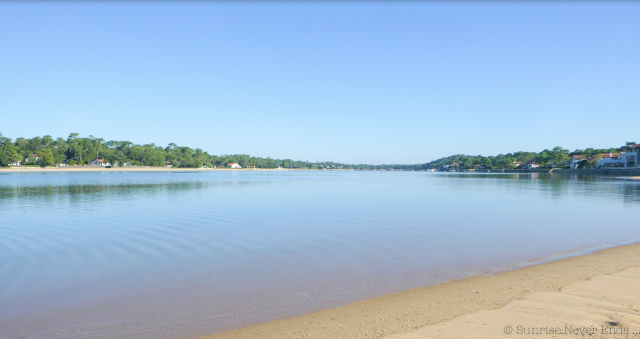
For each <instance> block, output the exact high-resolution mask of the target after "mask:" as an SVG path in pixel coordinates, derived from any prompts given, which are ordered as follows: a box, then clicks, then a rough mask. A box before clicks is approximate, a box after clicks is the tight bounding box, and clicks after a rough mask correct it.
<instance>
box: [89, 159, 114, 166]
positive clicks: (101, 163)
mask: <svg viewBox="0 0 640 339" xmlns="http://www.w3.org/2000/svg"><path fill="white" fill-rule="evenodd" d="M90 164H91V165H94V166H111V164H110V163H108V162H104V159H96V160H92V161H91V163H90Z"/></svg>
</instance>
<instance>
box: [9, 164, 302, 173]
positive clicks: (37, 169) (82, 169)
mask: <svg viewBox="0 0 640 339" xmlns="http://www.w3.org/2000/svg"><path fill="white" fill-rule="evenodd" d="M290 170H291V169H288V168H283V169H273V168H271V169H267V168H265V169H262V168H170V167H164V166H160V167H158V166H137V167H116V168H106V167H97V166H95V167H91V166H87V167H71V166H68V167H67V166H65V167H6V168H0V173H62V172H210V171H290Z"/></svg>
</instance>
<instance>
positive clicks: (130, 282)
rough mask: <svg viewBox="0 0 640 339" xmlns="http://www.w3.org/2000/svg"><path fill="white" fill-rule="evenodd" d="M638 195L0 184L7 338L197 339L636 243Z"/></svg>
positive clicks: (302, 182)
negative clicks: (562, 256)
mask: <svg viewBox="0 0 640 339" xmlns="http://www.w3.org/2000/svg"><path fill="white" fill-rule="evenodd" d="M639 225H640V182H638V181H625V180H619V179H616V178H607V177H589V176H585V177H578V176H571V177H568V176H567V177H563V176H558V175H553V176H552V175H546V174H545V175H542V174H540V175H538V174H527V175H514V174H477V175H475V174H449V175H447V174H438V173H427V172H384V173H380V172H277V171H274V172H240V171H239V172H231V171H224V172H223V171H220V172H209V173H175V172H172V173H102V174H98V173H81V174H80V173H77V174H22V175H7V174H5V175H0V338H22V337H25V338H155V337H160V336H162V337H165V338H166V337H175V338H189V337H197V336H201V335H205V334H210V333H215V332H220V331H224V330H229V329H235V328H238V327H244V326H248V325H253V324H256V323H260V322H264V321H269V320H275V319H280V318H284V317H290V316H295V315H300V314H304V313H309V312H313V311H315V310H318V309H324V308H331V307H336V306H340V305H344V304H346V303H350V302H353V301H357V300H362V299H367V298H371V297H374V296H378V295H381V294H387V293H391V292H395V291H400V290H404V289H409V288H413V287H418V286H424V285H429V284H434V283H438V282H441V281H444V280H448V279H454V278H459V277H463V276H467V275H472V274H482V273H485V272H489V271H495V270H500V269H505V268H508V267H513V266H517V265H522V264H526V263H528V262H531V261H536V260H542V259H545V258H548V257H551V256H554V255H558V254H563V253H568V252H572V251H580V250H588V249H591V248H596V247H598V246H602V245H606V244H619V243H624V242H630V241H638V240H640V227H638V226H639Z"/></svg>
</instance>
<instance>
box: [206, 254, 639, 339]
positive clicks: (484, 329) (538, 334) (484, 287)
mask: <svg viewBox="0 0 640 339" xmlns="http://www.w3.org/2000/svg"><path fill="white" fill-rule="evenodd" d="M639 305H640V244H634V245H626V246H621V247H615V248H610V249H605V250H601V251H598V252H596V253H592V254H588V255H583V256H576V257H569V258H567V259H563V260H558V261H552V262H547V263H543V264H536V265H530V266H525V267H522V268H518V269H514V270H508V271H504V272H501V273H496V274H491V275H487V276H477V277H469V278H465V279H461V280H455V281H450V282H446V283H442V284H439V285H435V286H429V287H423V288H418V289H414V290H410V291H406V292H401V293H396V294H392V295H386V296H382V297H379V298H375V299H371V300H366V301H363V302H358V303H354V304H350V305H347V306H344V307H340V308H336V309H330V310H324V311H319V312H316V313H312V314H309V315H305V316H301V317H296V318H291V319H285V320H280V321H276V322H271V323H265V324H261V325H257V326H253V327H249V328H244V329H240V330H236V331H231V332H225V333H220V334H216V335H211V336H206V337H203V339H223V338H390V339H391V338H393V339H405V338H406V339H414V338H434V339H435V338H510V337H526V338H554V337H555V338H558V337H578V336H580V337H591V338H634V337H640V306H639Z"/></svg>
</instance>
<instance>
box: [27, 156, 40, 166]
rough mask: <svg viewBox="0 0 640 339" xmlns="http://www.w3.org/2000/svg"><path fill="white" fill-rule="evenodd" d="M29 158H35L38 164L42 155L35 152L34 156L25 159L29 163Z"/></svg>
mask: <svg viewBox="0 0 640 339" xmlns="http://www.w3.org/2000/svg"><path fill="white" fill-rule="evenodd" d="M29 159H35V160H36V164H37V163H39V162H40V157H39V156H38V155H37V154H35V153H34V154H33V156H31V157H29V158H26V159H24V162H26V163H29Z"/></svg>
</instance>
